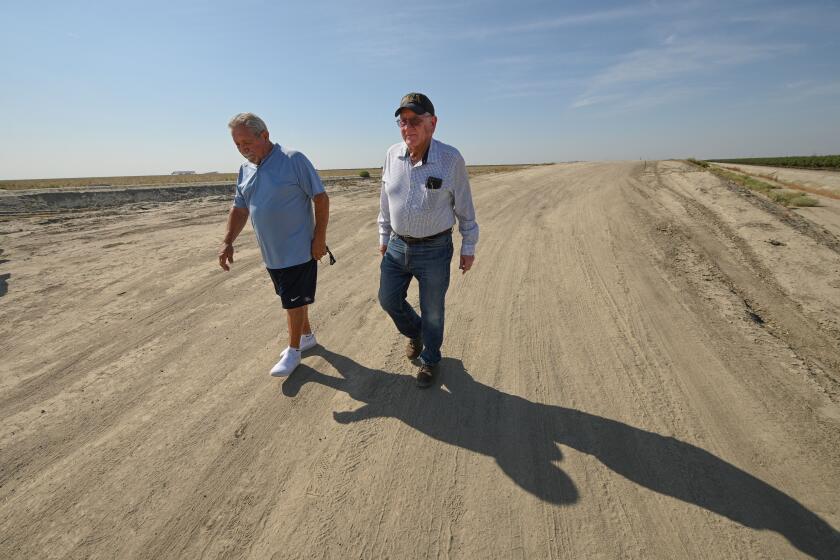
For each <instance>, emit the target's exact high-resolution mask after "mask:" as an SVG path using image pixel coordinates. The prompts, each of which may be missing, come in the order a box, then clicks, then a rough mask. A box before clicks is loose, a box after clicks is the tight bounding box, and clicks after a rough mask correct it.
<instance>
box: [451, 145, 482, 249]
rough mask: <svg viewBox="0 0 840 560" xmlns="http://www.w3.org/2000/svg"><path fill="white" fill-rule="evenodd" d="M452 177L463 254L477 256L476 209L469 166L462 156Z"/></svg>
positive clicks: (456, 162) (457, 160) (458, 159)
mask: <svg viewBox="0 0 840 560" xmlns="http://www.w3.org/2000/svg"><path fill="white" fill-rule="evenodd" d="M452 175H453V179H454V185H453V193H452V194H453V197H454V199H455V204H454V210H455V217H456V218H457V219H458V231H459V232H461V254H462V255H475V246H476V245H477V244H478V223H477V222H476V221H475V207H474V206H473V199H472V191H471V190H470V178H469V175H468V174H467V165H466V163H465V162H464V158H463V157H460V154H459V157H458V158H457V159H456V161H455V169H453V173H452Z"/></svg>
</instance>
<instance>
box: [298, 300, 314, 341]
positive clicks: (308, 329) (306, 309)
mask: <svg viewBox="0 0 840 560" xmlns="http://www.w3.org/2000/svg"><path fill="white" fill-rule="evenodd" d="M300 332H301V334H312V327H310V326H309V306H308V305H304V306H303V327H302V329H301V331H300Z"/></svg>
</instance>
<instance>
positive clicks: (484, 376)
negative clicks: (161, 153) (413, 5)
mask: <svg viewBox="0 0 840 560" xmlns="http://www.w3.org/2000/svg"><path fill="white" fill-rule="evenodd" d="M473 189H474V194H475V202H476V208H477V213H478V220H479V223H480V225H481V241H480V243H479V251H478V254H477V260H476V266H475V268H474V269H473V270H472V271H471V272H469V273H468V274H467V275H465V276H462V275H460V274H459V273H457V272H456V271H455V270H453V277H452V283H451V287H450V291H449V294H448V299H447V302H448V303H447V305H448V307H447V327H446V338H445V342H444V349H443V351H444V356H445V358H444V361H443V362H442V364H441V382H442V383H441V384H440V385H439V386H437V387H435V388H433V389H429V390H426V391H421V390H418V389H417V388H416V387H415V386H414V383H413V377H412V376H413V373H414V370H415V367H414V366H412V365H411V364H410V363H408V362H406V360H405V358H404V357H403V354H402V353H403V343H404V341H403V340H402V339H401V337H400V336H399V335H398V334H397V333H396V331H395V329H394V328H393V327H392V326H391V324H390V323H389V321H388V320H387V318H386V316H385V314H384V312H383V311H382V310H381V309H380V308H379V307H378V304H377V302H376V288H377V283H378V255H377V252H376V234H375V229H374V228H375V219H376V211H377V204H378V197H377V192H376V191H375V189H374V188H359V189H356V190H349V191H346V192H342V193H338V194H336V195H335V196H334V197H333V199H332V203H333V214H332V221H331V224H330V230H329V243H330V246H331V248H332V249H333V252H334V253H335V254H336V257H337V258H338V263H337V264H336V265H335V266H332V267H329V266H326V265H323V266H321V267H320V270H319V275H320V277H319V288H318V296H317V303H316V305H315V306H314V308H313V313H312V315H313V318H314V325H315V328H316V331H317V333H318V337H319V341H320V342H321V344H322V346H320V347H318V348H316V349H315V350H313V351H311V352H310V353H308V354H306V355H305V358H304V360H303V365H302V366H301V367H300V368H299V370H297V371H296V372H295V373H294V374H293V375H292V376H291V377H290V378H288V379H287V380H285V381H283V380H277V379H274V378H271V377H269V376H268V369H269V368H270V367H271V365H272V364H273V363H274V362H275V361H276V359H277V357H278V353H279V351H280V349H281V348H282V347H283V346H284V345H285V344H284V340H285V338H284V337H285V327H284V326H283V322H282V315H281V310H280V308H279V304H278V302H277V301H276V298H275V296H274V294H273V291H272V289H271V284H270V282H269V279H268V277H267V275H266V273H265V271H264V270H263V269H262V267H261V263H260V260H259V255H258V251H257V249H256V247H255V243H254V238H253V234H252V233H251V230H250V227H248V228H247V229H246V231H245V233H244V234H243V236H242V237H241V239H240V241H239V243H238V251H239V252H238V253H237V258H236V262H235V263H234V267H233V270H232V272H230V273H223V272H222V271H221V270H220V269H218V266H217V264H216V257H215V255H216V251H217V250H218V241H219V239H220V238H221V236H222V233H223V232H222V230H223V222H224V218H225V213H226V210H227V207H228V204H229V203H228V202H227V201H224V200H222V199H220V198H208V199H202V200H198V201H196V200H194V201H181V202H173V203H166V204H160V205H157V206H156V205H146V206H137V205H135V206H128V207H124V208H121V209H119V210H111V211H97V212H90V213H81V214H80V213H76V214H66V215H64V214H62V215H50V216H40V217H25V218H24V217H18V218H14V219H11V220H6V221H3V222H0V231H2V236H3V237H2V248H3V253H2V254H0V262H2V264H0V278H2V279H3V280H2V282H0V294H2V297H0V350H2V361H1V362H0V558H21V559H24V558H26V559H28V558H154V559H159V558H173V559H174V558H178V559H180V558H253V559H263V558H568V559H580V558H715V559H717V558H808V557H813V558H840V536H838V532H837V531H838V528H840V323H838V318H840V253H839V252H838V250H837V247H835V246H832V244H831V242H830V239H829V240H826V239H827V238H825V236H824V234H823V235H822V236H820V235H816V234H815V233H814V232H809V230H808V226H807V224H806V225H805V226H801V224H800V226H801V227H793V226H792V225H791V222H789V221H784V220H782V219H781V218H780V217H779V216H778V215H776V214H773V213H770V212H768V211H767V210H766V209H765V208H764V207H762V206H761V205H760V204H758V203H756V202H755V200H754V197H753V195H750V194H744V193H741V192H739V191H737V190H733V189H732V188H731V187H727V186H725V185H723V184H722V183H721V182H720V181H719V180H718V179H717V178H715V177H714V176H712V175H710V174H708V173H706V172H702V171H698V170H695V169H693V168H690V167H688V166H687V165H684V164H681V163H677V162H659V163H656V162H625V163H621V162H617V163H601V164H598V163H580V164H569V165H557V166H547V167H537V168H533V169H529V170H526V171H522V172H517V173H508V174H499V175H493V176H484V177H480V178H478V179H476V180H475V181H474V183H473ZM454 266H455V264H454V263H453V269H454ZM411 297H412V298H416V288H415V289H414V291H412V292H411Z"/></svg>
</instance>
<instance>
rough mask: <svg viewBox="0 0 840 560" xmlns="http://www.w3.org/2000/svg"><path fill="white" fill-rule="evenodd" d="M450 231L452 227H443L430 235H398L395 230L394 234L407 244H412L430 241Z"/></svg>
mask: <svg viewBox="0 0 840 560" xmlns="http://www.w3.org/2000/svg"><path fill="white" fill-rule="evenodd" d="M450 233H452V228H449V229H445V230H443V231H441V232H439V233H436V234H434V235H430V236H428V237H410V236H408V235H400V234H399V233H397V232H394V235H395V236H397V237H399V238H400V239H402V240H403V241H405V242H406V243H408V244H409V245H414V244H415V243H425V242H426V241H431V240H432V239H437V238H438V237H443V236H444V235H449V234H450Z"/></svg>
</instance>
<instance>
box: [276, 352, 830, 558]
mask: <svg viewBox="0 0 840 560" xmlns="http://www.w3.org/2000/svg"><path fill="white" fill-rule="evenodd" d="M312 353H313V354H316V355H319V356H321V357H323V358H324V359H326V360H327V361H328V362H329V363H330V364H331V365H332V366H333V367H334V368H335V369H336V370H337V371H338V372H339V373H340V374H341V375H342V377H343V378H336V377H332V376H329V375H324V374H322V373H320V372H318V371H316V370H314V369H312V368H309V367H307V366H304V365H302V366H300V367H299V368H298V370H297V371H295V373H294V374H292V376H291V377H289V378H288V379H287V380H286V381H285V382H284V383H283V388H282V390H283V393H284V394H285V395H287V396H294V395H296V394H297V393H298V392H299V391H300V389H301V387H302V386H303V385H304V384H306V383H311V382H314V383H319V384H322V385H326V386H328V387H332V388H334V389H336V390H339V391H344V392H346V393H347V394H348V395H350V396H351V397H352V398H353V399H355V400H358V401H360V402H364V403H365V404H364V406H362V407H361V408H359V409H357V410H354V411H352V412H335V413H333V415H334V417H335V419H336V421H338V422H340V423H343V424H347V423H351V422H358V421H362V420H368V419H372V418H396V419H398V420H401V421H402V422H404V423H405V424H407V425H409V426H411V427H413V428H414V429H416V430H419V431H420V432H422V433H424V434H426V435H428V436H430V437H433V438H435V439H437V440H440V441H442V442H445V443H448V444H450V445H456V446H458V447H462V448H464V449H469V450H471V451H475V452H477V453H481V454H483V455H487V456H489V457H493V458H494V459H495V460H496V463H497V464H498V465H499V467H500V468H501V469H502V471H504V472H505V474H507V476H509V477H510V478H511V480H513V481H514V482H515V483H516V484H517V485H519V486H520V487H521V488H523V489H525V490H527V491H528V492H530V493H532V494H533V495H535V496H537V497H539V498H541V499H543V500H546V501H548V502H551V503H554V504H572V503H575V502H577V501H578V500H579V499H580V496H579V493H578V490H577V488H576V486H575V484H574V482H573V481H572V480H571V478H570V477H569V476H568V475H567V474H566V473H565V472H563V470H562V469H560V468H559V467H558V466H556V465H555V462H557V461H560V460H561V459H562V458H563V454H562V452H561V450H560V449H559V448H558V446H557V444H563V445H566V446H569V447H572V448H574V449H576V450H578V451H580V452H582V453H586V454H588V455H592V456H594V457H596V458H597V459H598V460H599V461H601V462H602V463H603V464H604V465H606V466H607V467H609V468H610V469H612V470H613V471H614V472H616V473H618V474H620V475H622V476H624V477H625V478H627V479H628V480H631V481H633V482H635V483H636V484H640V485H642V486H644V487H645V488H648V489H650V490H653V491H655V492H659V493H660V494H664V495H666V496H671V497H674V498H677V499H679V500H682V501H684V502H687V503H690V504H694V505H697V506H700V507H702V508H705V509H707V510H709V511H712V512H714V513H717V514H718V515H722V516H724V517H726V518H728V519H730V520H732V521H735V522H737V523H740V524H741V525H744V526H746V527H750V528H753V529H759V530H770V531H775V532H777V533H779V534H780V535H782V536H784V537H785V538H786V539H787V540H788V541H789V542H790V543H791V544H792V545H793V546H795V547H796V548H798V549H799V550H800V551H802V552H803V553H805V554H808V555H810V556H812V557H814V558H826V559H828V558H833V559H836V558H840V533H838V532H837V531H836V530H835V529H834V528H833V527H832V526H831V525H829V524H828V523H827V522H826V521H824V520H823V519H822V518H820V517H819V516H818V515H816V514H815V513H813V512H811V511H809V510H808V509H807V508H805V507H804V506H803V505H802V504H800V503H799V502H797V501H796V500H794V499H793V498H791V497H790V496H788V495H787V494H785V493H783V492H781V491H779V490H776V489H775V488H773V487H772V486H770V485H769V484H767V483H765V482H762V481H761V480H759V479H757V478H755V477H754V476H752V475H750V474H748V473H746V472H744V471H742V470H740V469H738V468H737V467H735V466H734V465H731V464H729V463H727V462H726V461H724V460H722V459H720V458H718V457H716V456H714V455H712V454H711V453H709V452H707V451H704V450H703V449H700V448H699V447H696V446H694V445H691V444H689V443H685V442H683V441H680V440H678V439H675V438H672V437H667V436H661V435H659V434H655V433H653V432H649V431H647V430H642V429H639V428H635V427H633V426H629V425H627V424H624V423H622V422H617V421H615V420H610V419H608V418H603V417H601V416H596V415H594V414H588V413H586V412H581V411H579V410H575V409H571V408H565V407H562V406H554V405H547V404H540V403H534V402H531V401H528V400H526V399H523V398H521V397H517V396H514V395H508V394H506V393H503V392H501V391H498V390H496V389H494V388H492V387H488V386H487V385H483V384H481V383H478V382H476V381H475V380H473V378H472V377H471V376H470V375H469V374H468V373H467V371H466V370H465V369H464V366H463V364H462V363H461V361H460V360H456V359H451V358H444V359H443V360H442V361H441V363H440V365H439V366H438V367H439V379H440V382H439V383H438V384H437V385H436V386H435V387H432V388H430V389H426V390H424V391H422V392H420V391H419V390H418V389H417V388H416V387H415V385H414V378H413V377H409V376H406V375H397V374H393V373H388V372H385V371H381V370H373V369H369V368H366V367H364V366H362V365H360V364H359V363H357V362H355V361H353V360H351V359H350V358H347V357H345V356H342V355H340V354H336V353H334V352H330V351H329V350H327V349H324V348H322V347H317V348H316V349H315V350H313V352H312ZM444 387H445V389H444Z"/></svg>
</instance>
